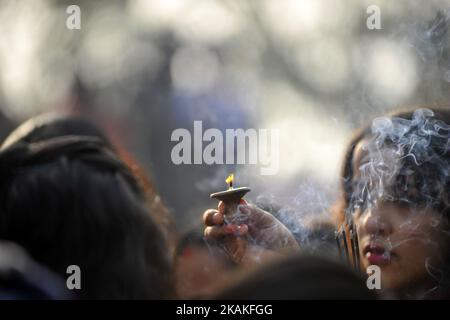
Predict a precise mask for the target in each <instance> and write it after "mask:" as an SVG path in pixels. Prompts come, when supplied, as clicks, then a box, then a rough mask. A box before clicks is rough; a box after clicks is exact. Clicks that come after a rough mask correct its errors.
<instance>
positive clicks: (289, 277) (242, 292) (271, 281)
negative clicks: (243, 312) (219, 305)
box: [216, 255, 377, 300]
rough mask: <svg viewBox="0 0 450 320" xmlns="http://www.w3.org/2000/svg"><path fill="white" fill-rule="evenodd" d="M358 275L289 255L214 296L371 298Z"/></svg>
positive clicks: (341, 267) (321, 261)
mask: <svg viewBox="0 0 450 320" xmlns="http://www.w3.org/2000/svg"><path fill="white" fill-rule="evenodd" d="M376 297H377V295H376V294H375V293H374V292H373V291H371V290H369V289H367V287H366V284H365V281H364V279H363V278H362V277H360V276H358V275H357V274H355V273H354V272H353V271H352V270H350V269H349V268H347V267H346V266H344V265H342V264H340V263H337V262H334V261H330V260H327V259H324V258H320V257H317V256H301V255H300V256H292V257H290V258H288V259H286V260H282V261H277V262H274V263H271V264H269V265H266V266H264V267H262V268H261V269H259V270H257V271H255V272H253V273H252V274H250V275H248V276H247V277H246V278H245V279H244V280H243V281H239V282H237V284H235V285H232V286H230V287H229V288H227V289H225V290H224V291H223V292H222V293H221V294H219V295H218V296H217V297H216V298H218V299H226V300H229V299H255V300H259V299H261V300H277V299H281V300H284V299H289V300H297V299H308V300H310V299H314V300H316V299H317V300H322V299H339V300H341V299H366V300H367V299H375V298H376Z"/></svg>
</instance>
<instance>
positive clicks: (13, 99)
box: [0, 0, 450, 231]
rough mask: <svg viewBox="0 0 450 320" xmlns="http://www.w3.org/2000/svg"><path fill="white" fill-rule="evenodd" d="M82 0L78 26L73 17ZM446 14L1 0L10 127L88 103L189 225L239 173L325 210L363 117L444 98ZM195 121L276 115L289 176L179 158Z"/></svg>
mask: <svg viewBox="0 0 450 320" xmlns="http://www.w3.org/2000/svg"><path fill="white" fill-rule="evenodd" d="M72 4H77V5H79V6H80V8H81V29H80V30H69V29H67V28H66V19H67V17H68V14H67V13H66V8H67V7H68V6H69V5H72ZM369 5H377V6H378V7H379V8H380V10H381V11H380V13H381V27H382V28H381V29H380V30H369V29H368V28H367V26H366V20H367V18H368V16H369V14H368V13H367V12H366V10H367V7H368V6H369ZM449 20H450V2H449V1H448V0H429V1H426V2H422V1H413V0H398V1H397V0H396V1H392V0H374V1H365V0H246V1H242V0H222V1H218V0H129V1H124V0H117V1H116V0H108V1H106V0H103V1H102V0H97V1H90V0H85V1H62V0H53V1H51V0H33V1H25V0H23V1H13V0H11V1H10V0H1V1H0V31H1V39H0V113H1V114H2V115H1V116H0V118H1V120H0V121H1V125H0V135H1V136H2V137H4V136H5V135H6V134H7V133H8V131H9V130H11V129H12V128H13V127H14V126H15V125H17V124H18V123H20V122H22V121H23V120H25V119H27V118H29V117H31V116H33V115H36V114H40V113H44V112H51V111H64V112H71V113H76V114H82V115H85V116H87V117H89V118H90V119H91V120H93V121H94V122H96V123H97V124H99V125H101V126H102V127H103V128H105V129H106V130H107V132H108V133H109V134H110V135H111V137H112V138H113V140H115V141H116V143H118V144H122V145H124V146H125V147H126V148H128V149H129V150H130V151H131V153H132V154H133V155H134V156H135V157H136V158H137V160H138V161H139V162H140V163H141V164H142V165H143V167H144V168H145V169H146V170H147V171H148V173H149V174H150V176H151V179H152V182H153V184H154V186H155V188H156V189H157V190H158V192H159V193H160V195H161V197H162V199H163V201H164V203H165V204H166V205H167V206H168V207H169V208H170V209H171V211H172V212H173V214H174V215H175V218H176V221H177V225H178V228H179V229H180V231H184V230H187V229H188V228H190V227H191V226H193V225H195V224H198V223H199V221H200V215H201V213H202V212H203V211H204V210H205V209H206V208H208V207H214V206H215V201H213V200H210V199H209V194H210V193H211V192H215V191H220V190H223V189H225V188H226V184H225V182H224V180H225V178H226V176H227V175H228V174H229V173H231V172H234V173H235V176H236V185H238V186H244V185H245V186H249V187H251V188H252V192H251V193H250V194H249V195H248V198H249V199H250V200H252V201H263V202H264V201H265V202H267V201H269V202H279V203H283V204H284V205H290V206H294V207H297V208H299V210H300V211H301V210H305V211H306V210H307V211H311V210H313V211H314V210H319V211H320V210H324V209H325V208H326V207H327V206H328V205H329V204H331V203H332V202H333V199H334V197H335V196H336V194H335V191H336V190H337V188H336V186H337V184H338V182H339V179H338V178H339V170H340V165H341V161H340V159H341V157H342V154H343V151H344V148H345V144H346V141H348V139H349V137H350V136H351V134H352V132H353V130H354V129H356V128H357V127H359V126H361V125H363V124H365V123H366V122H367V121H369V120H370V119H371V118H373V117H374V116H377V115H380V114H382V113H384V112H386V111H389V110H392V109H395V108H399V107H407V106H417V105H424V104H428V105H432V106H436V105H443V106H448V105H449V97H450V95H449V93H450V91H449V84H450V59H449V50H448V49H449V42H450V34H449V33H447V29H448V23H449ZM194 120H202V121H203V126H204V129H206V128H218V129H221V130H225V129H227V128H228V129H234V128H244V129H248V128H256V129H259V128H263V129H269V128H273V129H278V130H279V132H280V150H279V151H280V169H279V172H278V174H277V175H274V176H261V175H260V174H259V173H260V171H259V167H258V166H257V165H238V166H234V165H211V166H208V165H180V166H176V165H174V164H173V163H172V161H171V158H170V153H171V150H172V148H173V146H174V145H175V143H174V142H171V141H170V136H171V133H172V131H173V130H174V129H177V128H186V129H188V130H190V131H191V130H193V121H194Z"/></svg>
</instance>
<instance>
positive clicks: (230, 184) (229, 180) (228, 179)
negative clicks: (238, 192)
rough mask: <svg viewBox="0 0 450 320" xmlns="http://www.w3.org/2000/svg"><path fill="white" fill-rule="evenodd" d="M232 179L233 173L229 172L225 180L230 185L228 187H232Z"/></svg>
mask: <svg viewBox="0 0 450 320" xmlns="http://www.w3.org/2000/svg"><path fill="white" fill-rule="evenodd" d="M233 180H234V174H233V173H232V174H230V175H229V176H228V178H227V179H226V180H225V182H226V183H227V184H228V185H229V186H230V189H231V188H233Z"/></svg>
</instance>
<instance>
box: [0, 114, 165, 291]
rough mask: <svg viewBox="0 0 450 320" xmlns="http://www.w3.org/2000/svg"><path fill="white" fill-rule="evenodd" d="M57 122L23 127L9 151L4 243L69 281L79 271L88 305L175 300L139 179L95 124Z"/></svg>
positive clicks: (2, 207) (0, 203) (0, 208)
mask: <svg viewBox="0 0 450 320" xmlns="http://www.w3.org/2000/svg"><path fill="white" fill-rule="evenodd" d="M54 123H55V126H54V127H52V120H50V121H48V122H47V123H46V124H45V125H44V126H42V125H39V126H36V127H34V128H33V126H31V128H28V132H26V131H27V130H24V129H23V128H19V129H18V130H17V131H20V130H22V132H21V133H20V134H17V132H15V133H13V134H12V135H11V136H14V135H15V138H10V139H7V140H6V142H7V143H5V144H4V146H3V147H2V150H1V151H2V152H1V154H0V160H1V158H2V155H3V154H4V153H7V152H8V151H9V150H13V152H9V153H10V154H9V155H8V156H9V158H10V159H8V160H4V162H6V163H7V165H3V166H2V169H1V184H0V188H1V192H0V197H1V199H0V238H2V239H7V240H10V241H14V242H16V243H18V244H20V245H21V246H23V247H24V248H25V249H26V250H27V251H28V252H29V253H30V255H31V256H32V257H33V258H34V259H35V260H36V261H38V262H40V263H42V264H44V265H46V266H48V267H50V268H51V269H52V270H54V271H56V272H57V273H59V274H61V275H62V276H64V277H67V276H68V275H67V274H66V270H67V267H68V266H70V265H77V266H79V267H80V269H81V290H79V291H78V292H77V293H78V296H79V297H80V298H107V299H110V298H112V299H129V298H131V299H133V298H141V299H158V298H165V297H168V296H170V294H171V290H172V280H171V259H170V257H169V255H168V254H167V247H166V243H165V240H164V237H163V236H162V234H161V230H160V229H159V228H158V226H157V225H156V224H155V222H154V220H153V219H152V218H151V216H150V214H149V211H148V210H149V208H148V207H147V206H146V202H145V200H144V196H143V192H142V191H141V190H140V188H139V185H138V184H137V183H136V181H134V178H133V176H132V174H130V173H129V172H128V170H127V168H126V166H124V165H123V164H122V163H121V161H120V159H118V158H116V157H115V153H114V152H113V151H112V150H111V148H110V144H109V142H108V141H107V140H106V139H105V138H104V136H103V135H102V134H101V133H100V131H99V130H97V129H96V128H95V127H94V126H92V125H91V124H88V123H86V122H83V121H82V120H76V121H74V120H73V119H70V118H66V119H57V121H55V122H54ZM33 130H34V132H33ZM24 132H25V133H24ZM14 149H16V150H14ZM4 158H7V157H6V156H5V157H4ZM15 158H17V159H15Z"/></svg>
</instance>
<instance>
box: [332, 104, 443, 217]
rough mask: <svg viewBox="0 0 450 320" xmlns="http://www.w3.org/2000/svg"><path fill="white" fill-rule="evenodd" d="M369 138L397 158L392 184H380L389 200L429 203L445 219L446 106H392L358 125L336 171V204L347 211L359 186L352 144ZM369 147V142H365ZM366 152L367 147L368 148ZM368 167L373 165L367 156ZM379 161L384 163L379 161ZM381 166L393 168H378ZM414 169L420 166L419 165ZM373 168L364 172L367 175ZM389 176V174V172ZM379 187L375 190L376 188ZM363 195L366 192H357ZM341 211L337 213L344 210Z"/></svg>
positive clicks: (364, 197)
mask: <svg viewBox="0 0 450 320" xmlns="http://www.w3.org/2000/svg"><path fill="white" fill-rule="evenodd" d="M364 139H369V140H370V141H369V143H370V145H372V146H375V147H374V148H375V152H379V151H380V150H381V149H382V148H384V147H386V148H390V149H392V150H393V151H395V153H396V155H397V156H398V158H399V161H398V162H397V163H396V168H394V169H395V172H394V173H393V175H394V177H393V179H392V182H393V183H392V186H391V187H390V188H389V189H388V188H386V186H385V189H384V190H381V191H384V193H389V194H390V197H391V200H398V201H405V202H409V203H412V204H415V205H418V206H429V207H431V208H433V209H435V210H436V211H438V212H440V213H441V214H443V215H444V216H446V217H447V218H448V217H449V216H448V215H449V212H448V211H449V209H450V194H449V193H448V191H450V110H445V109H430V108H427V109H423V108H421V109H415V110H407V111H397V112H394V113H391V114H388V115H387V116H386V117H380V118H377V119H375V120H374V121H373V123H372V124H371V125H368V126H365V127H363V128H362V129H360V130H358V131H357V132H356V134H355V135H354V137H353V138H352V139H351V141H350V143H349V145H348V147H347V150H346V152H345V156H344V163H343V168H342V174H341V186H342V191H343V194H342V204H341V207H340V208H341V209H344V210H343V211H345V210H350V211H351V210H352V208H350V206H352V205H353V204H354V203H352V202H353V201H355V193H358V192H359V191H361V190H358V188H360V186H358V185H357V184H355V181H354V176H355V172H354V169H353V168H354V160H355V159H354V156H355V148H356V146H357V145H358V143H359V142H361V141H362V140H364ZM369 148H370V147H369ZM369 151H370V150H369ZM370 161H372V163H371V166H372V167H373V165H374V164H375V165H377V163H374V162H375V160H373V159H372V158H371V159H370ZM381 165H384V164H382V163H381ZM381 169H382V170H386V169H393V168H386V167H383V168H381ZM419 169H420V170H419ZM371 173H375V174H378V175H379V172H375V171H372V172H369V173H368V174H371ZM391 178H392V177H391ZM377 191H379V190H377ZM358 196H360V197H359V200H363V201H365V200H368V199H367V196H370V195H368V194H363V195H358ZM343 211H341V213H340V214H343V213H344V212H343Z"/></svg>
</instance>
